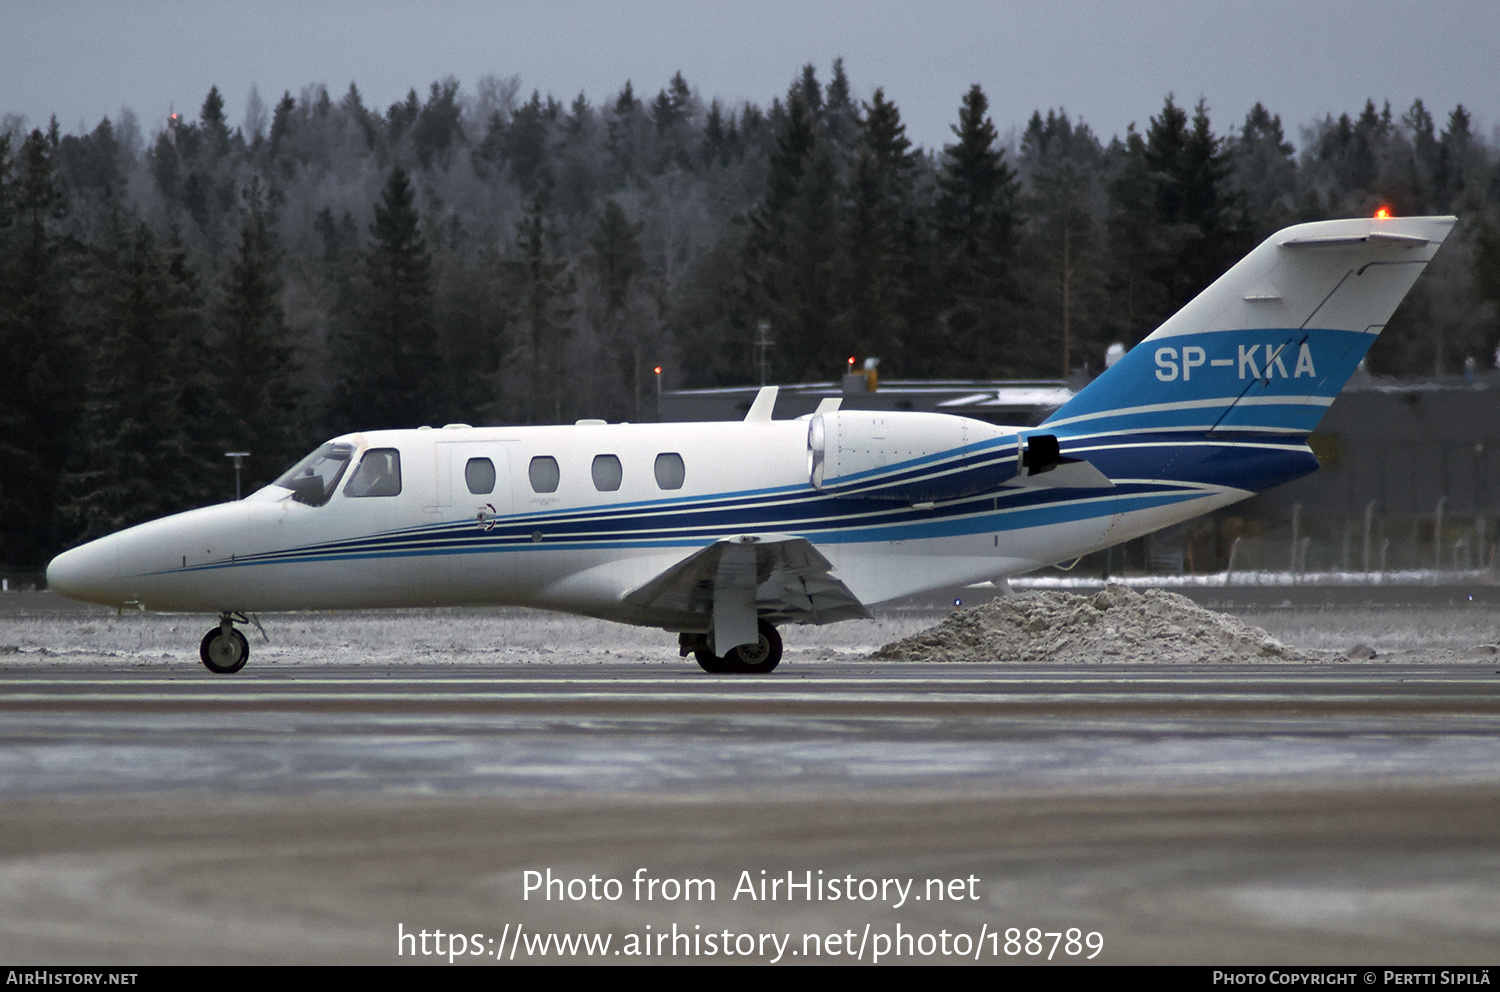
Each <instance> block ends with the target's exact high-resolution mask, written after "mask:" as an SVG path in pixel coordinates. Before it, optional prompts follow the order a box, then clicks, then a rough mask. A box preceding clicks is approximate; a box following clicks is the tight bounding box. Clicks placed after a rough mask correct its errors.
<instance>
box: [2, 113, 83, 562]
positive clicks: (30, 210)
mask: <svg viewBox="0 0 1500 992" xmlns="http://www.w3.org/2000/svg"><path fill="white" fill-rule="evenodd" d="M58 147H59V146H54V145H53V143H52V142H51V141H50V140H49V139H48V138H47V137H46V136H45V135H44V134H43V133H42V132H41V131H32V132H31V134H30V135H29V136H28V137H27V138H26V140H25V141H24V142H23V143H22V145H21V148H20V150H19V154H18V155H17V156H16V157H15V159H14V160H12V158H11V155H10V154H9V152H10V149H9V139H8V137H7V138H0V162H3V165H0V368H3V369H4V373H3V379H4V386H0V562H9V563H13V564H24V565H37V564H40V563H41V562H42V561H44V560H45V558H46V555H47V553H48V550H49V549H50V548H51V547H54V546H55V544H54V542H55V541H56V539H57V535H58V519H57V517H56V515H55V513H54V508H55V506H56V504H57V500H58V492H59V490H58V476H59V474H60V473H61V471H62V469H63V467H64V465H65V463H66V458H67V452H68V441H69V431H70V426H71V423H72V420H73V416H74V411H75V409H76V389H77V386H78V384H79V382H80V381H81V376H82V370H80V369H78V368H77V364H78V358H77V355H78V347H77V346H78V345H79V344H80V343H81V342H79V341H78V340H77V338H76V335H75V332H74V329H73V327H72V326H71V322H70V320H69V317H68V314H67V309H66V308H67V302H68V286H69V283H70V278H71V275H72V264H71V260H70V258H69V256H70V254H71V252H70V250H69V246H68V244H67V243H66V242H65V241H64V240H63V239H62V238H61V237H59V235H58V234H57V228H58V226H59V224H60V222H61V221H62V220H63V219H64V217H65V216H66V213H67V206H68V198H67V196H66V195H65V192H64V187H63V184H62V180H61V177H60V176H59V175H58V174H57V172H56V169H55V164H56V160H57V158H58Z"/></svg>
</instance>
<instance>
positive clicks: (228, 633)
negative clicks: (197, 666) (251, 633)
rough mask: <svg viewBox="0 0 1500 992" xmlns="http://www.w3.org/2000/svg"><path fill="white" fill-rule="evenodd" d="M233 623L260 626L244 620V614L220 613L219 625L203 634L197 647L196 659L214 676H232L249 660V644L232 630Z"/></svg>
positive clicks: (256, 621) (252, 620) (258, 623)
mask: <svg viewBox="0 0 1500 992" xmlns="http://www.w3.org/2000/svg"><path fill="white" fill-rule="evenodd" d="M235 621H239V622H240V623H253V624H255V626H256V627H259V626H260V622H259V621H258V620H255V619H253V618H246V617H245V616H244V614H241V613H221V614H219V625H218V626H217V627H214V628H211V629H210V630H209V632H208V633H206V634H204V635H203V641H202V643H200V644H199V645H198V657H199V658H201V659H203V666H204V667H205V668H207V669H208V670H209V671H210V672H213V673H214V674H216V675H233V674H234V673H235V672H237V671H239V670H240V669H241V668H244V667H245V662H247V661H249V660H250V642H249V641H247V640H245V635H244V634H241V633H240V632H239V631H238V630H236V629H235V628H234V624H235ZM261 634H262V635H264V634H265V631H264V630H262V631H261Z"/></svg>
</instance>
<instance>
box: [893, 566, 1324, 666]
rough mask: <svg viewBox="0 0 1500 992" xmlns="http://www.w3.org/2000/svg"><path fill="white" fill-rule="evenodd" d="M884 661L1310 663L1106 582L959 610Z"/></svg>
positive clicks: (1174, 602) (1173, 604)
mask: <svg viewBox="0 0 1500 992" xmlns="http://www.w3.org/2000/svg"><path fill="white" fill-rule="evenodd" d="M873 657H874V658H876V659H880V660H885V661H1016V662H1070V661H1071V662H1156V663H1160V664H1187V663H1209V664H1227V663H1235V662H1247V661H1279V662H1288V661H1291V662H1311V661H1319V660H1322V659H1321V658H1320V656H1319V655H1316V654H1313V653H1311V652H1307V651H1299V650H1297V649H1296V648H1290V647H1287V646H1286V645H1284V644H1282V643H1281V642H1280V641H1278V640H1276V639H1275V638H1273V637H1272V636H1271V635H1269V634H1267V633H1266V632H1265V631H1264V630H1261V629H1260V628H1258V627H1251V626H1249V625H1247V624H1244V623H1241V622H1240V621H1239V620H1236V619H1235V618H1233V617H1230V616H1225V615H1224V614H1222V613H1214V612H1212V611H1210V610H1205V609H1204V608H1203V607H1201V606H1198V605H1197V604H1195V603H1194V602H1192V601H1191V600H1189V599H1188V598H1187V597H1185V596H1180V595H1178V594H1177V593H1172V592H1164V591H1162V590H1160V589H1148V590H1146V591H1145V592H1144V593H1141V592H1136V591H1135V590H1134V589H1130V588H1128V587H1126V586H1123V585H1119V584H1111V585H1109V586H1108V587H1106V588H1105V589H1103V590H1101V591H1100V592H1097V593H1095V594H1094V595H1092V596H1077V595H1074V594H1072V593H1066V592H1037V593H1032V594H1030V595H1025V596H1015V597H1007V598H1003V599H996V600H994V601H993V602H991V603H987V604H985V605H983V606H977V607H973V608H971V609H965V610H959V611H957V612H955V613H953V614H952V615H951V616H949V617H948V618H947V619H946V620H944V621H943V622H942V623H940V624H938V625H937V626H936V627H933V628H931V629H930V630H926V631H923V632H921V633H919V634H914V635H912V636H911V637H907V638H905V639H903V640H899V641H895V642H893V643H891V644H887V645H885V646H884V647H882V648H881V649H880V650H878V651H876V652H875V654H874V655H873Z"/></svg>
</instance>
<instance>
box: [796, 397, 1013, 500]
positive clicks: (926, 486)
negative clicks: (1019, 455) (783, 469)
mask: <svg viewBox="0 0 1500 992" xmlns="http://www.w3.org/2000/svg"><path fill="white" fill-rule="evenodd" d="M807 474H808V480H809V481H810V482H811V483H812V485H813V488H814V489H817V490H818V491H820V492H826V493H831V494H835V495H840V496H858V497H860V498H863V499H888V500H893V501H900V502H907V503H935V502H938V501H941V500H950V499H960V498H963V497H965V496H973V495H974V494H976V493H981V492H985V491H988V490H991V489H996V488H999V487H1000V486H1001V485H1002V484H1004V483H1005V482H1006V481H1007V480H1009V479H1011V478H1013V477H1014V476H1015V474H1016V431H1015V430H1014V429H1012V428H1005V427H996V426H994V425H992V424H986V423H984V422H982V421H978V420H970V419H968V418H967V417H954V416H951V415H949V414H943V413H904V412H903V413H888V412H879V411H862V410H838V411H834V412H831V413H819V414H815V415H813V417H812V419H811V420H809V421H808V425H807Z"/></svg>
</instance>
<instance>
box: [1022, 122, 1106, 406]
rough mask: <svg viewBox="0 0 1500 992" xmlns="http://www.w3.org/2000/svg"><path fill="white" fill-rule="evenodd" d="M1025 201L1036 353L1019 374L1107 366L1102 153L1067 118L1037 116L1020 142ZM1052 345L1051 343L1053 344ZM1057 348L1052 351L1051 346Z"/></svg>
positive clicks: (1029, 352) (1032, 338)
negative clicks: (1101, 329) (1102, 329)
mask: <svg viewBox="0 0 1500 992" xmlns="http://www.w3.org/2000/svg"><path fill="white" fill-rule="evenodd" d="M1021 157H1022V162H1023V165H1024V167H1025V173H1026V185H1027V195H1026V197H1025V201H1024V205H1025V212H1026V215H1027V229H1026V240H1025V250H1024V252H1023V256H1024V259H1025V261H1024V263H1023V265H1022V270H1023V272H1024V276H1025V279H1026V288H1027V297H1028V299H1027V309H1028V314H1029V315H1028V318H1027V320H1026V325H1027V326H1028V327H1029V328H1030V329H1031V334H1030V336H1029V344H1030V347H1028V348H1027V351H1026V355H1025V364H1023V365H1022V366H1021V367H1020V368H1019V369H1018V371H1021V372H1024V373H1027V374H1030V375H1038V376H1057V375H1060V376H1062V377H1063V378H1066V377H1067V376H1069V375H1070V374H1071V373H1072V371H1073V369H1075V368H1077V367H1080V366H1083V365H1092V367H1093V368H1095V369H1098V368H1099V367H1101V364H1102V360H1103V351H1104V345H1105V344H1107V342H1103V341H1101V340H1100V335H1099V333H1098V332H1099V324H1100V315H1101V312H1102V310H1103V308H1104V300H1103V284H1104V280H1105V273H1104V260H1103V257H1102V255H1103V253H1102V247H1103V245H1102V243H1101V242H1102V229H1101V225H1100V224H1099V222H1098V219H1097V217H1098V214H1100V213H1102V208H1103V200H1104V190H1103V175H1102V168H1101V167H1102V161H1101V159H1102V157H1103V150H1102V149H1101V148H1100V147H1099V142H1098V141H1097V139H1095V138H1094V135H1093V132H1091V131H1090V130H1089V128H1088V127H1087V126H1086V125H1083V124H1079V125H1078V126H1077V127H1074V126H1073V123H1072V122H1071V121H1070V120H1069V119H1068V115H1067V113H1066V112H1054V111H1050V110H1049V111H1048V112H1047V117H1046V120H1045V121H1043V119H1042V117H1041V114H1040V113H1034V114H1033V115H1032V118H1031V122H1030V124H1029V125H1028V126H1027V129H1026V134H1025V137H1024V138H1022V141H1021ZM1049 339H1050V340H1049ZM1047 344H1051V345H1052V347H1050V348H1049V347H1046V345H1047Z"/></svg>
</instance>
